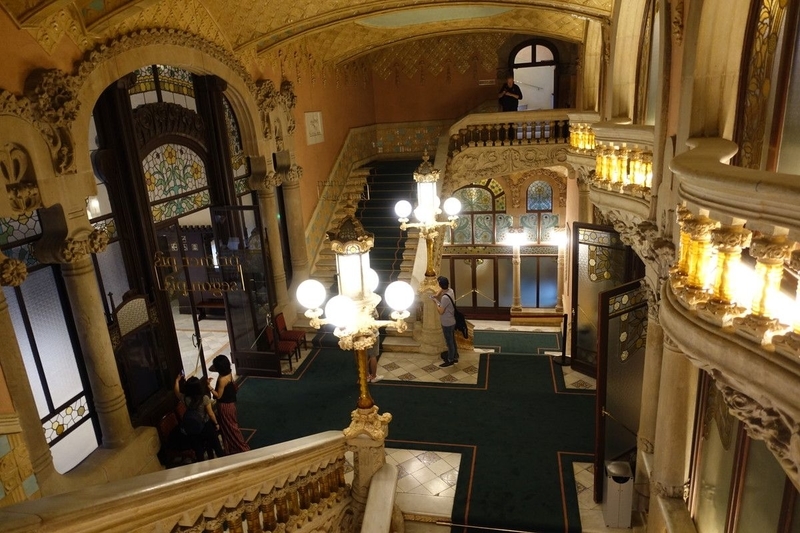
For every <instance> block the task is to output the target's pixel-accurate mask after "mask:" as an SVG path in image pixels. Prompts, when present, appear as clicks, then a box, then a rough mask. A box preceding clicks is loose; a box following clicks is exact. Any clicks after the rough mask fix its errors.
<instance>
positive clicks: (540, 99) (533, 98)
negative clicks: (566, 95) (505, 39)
mask: <svg viewBox="0 0 800 533" xmlns="http://www.w3.org/2000/svg"><path fill="white" fill-rule="evenodd" d="M557 65H558V51H557V50H556V49H555V47H554V46H553V45H552V44H550V43H548V42H546V41H542V40H539V39H533V40H530V41H525V42H524V43H522V44H521V45H519V46H517V47H516V48H515V49H514V50H513V51H512V52H511V56H510V58H509V68H510V70H511V71H512V72H513V73H514V83H516V84H517V85H519V87H520V89H521V90H522V100H521V101H520V111H522V110H524V109H553V108H554V107H557V102H556V101H555V95H556V93H557V91H556V69H557V68H558V67H557Z"/></svg>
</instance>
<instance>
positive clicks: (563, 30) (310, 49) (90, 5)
mask: <svg viewBox="0 0 800 533" xmlns="http://www.w3.org/2000/svg"><path fill="white" fill-rule="evenodd" d="M0 4H1V5H2V6H3V8H4V9H5V10H6V11H7V12H8V13H9V14H10V15H11V16H12V17H13V18H14V20H15V21H16V22H17V23H18V24H19V25H20V26H21V27H23V28H25V29H27V30H28V31H30V32H31V33H32V34H33V35H34V36H35V37H36V38H37V40H38V41H39V43H40V44H42V46H43V47H44V48H45V49H48V48H49V49H50V51H52V49H53V48H55V47H56V46H57V44H58V42H59V40H60V39H61V38H63V37H64V36H65V35H66V36H68V37H69V38H70V39H72V41H74V42H75V44H76V45H78V46H79V47H80V48H81V49H88V48H90V47H91V46H93V45H94V44H96V43H99V42H103V41H104V40H106V39H108V38H110V37H113V36H116V35H122V34H125V33H128V32H131V31H136V30H140V29H144V28H156V27H157V28H174V29H180V30H184V31H189V32H192V33H195V34H198V35H200V36H201V37H203V38H205V39H207V40H209V41H211V42H213V43H215V44H218V45H221V46H223V47H224V48H227V49H229V50H231V51H232V52H234V53H235V54H237V55H239V56H240V57H242V58H253V57H261V58H263V57H267V56H273V55H276V54H277V55H281V54H293V55H295V56H296V55H298V54H305V55H307V56H309V57H311V56H313V58H314V61H316V62H320V63H333V64H343V63H346V62H348V61H351V60H353V59H356V58H359V57H363V56H365V55H366V54H370V53H375V52H379V51H381V50H384V49H387V48H391V47H394V46H397V45H410V44H411V43H414V42H417V41H420V40H422V39H431V38H434V39H437V38H438V39H447V38H449V39H453V38H457V37H458V36H466V35H473V36H474V35H475V34H481V33H490V34H495V35H497V34H526V35H532V36H542V37H550V38H555V39H561V40H564V41H570V42H581V41H582V40H583V37H584V34H585V25H586V21H587V20H600V21H607V20H609V19H610V17H611V10H612V7H613V0H503V1H502V2H498V1H472V2H461V1H452V0H250V1H247V2H245V1H241V0H74V1H72V2H70V1H67V0H0Z"/></svg>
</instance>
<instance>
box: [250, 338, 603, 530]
mask: <svg viewBox="0 0 800 533" xmlns="http://www.w3.org/2000/svg"><path fill="white" fill-rule="evenodd" d="M310 357H313V360H311V361H310V362H309V364H308V366H307V367H306V369H305V371H304V372H303V374H302V375H301V376H299V379H296V380H285V379H268V378H247V379H246V380H245V381H244V382H243V384H242V387H241V389H240V391H239V404H238V408H239V409H238V410H239V420H240V423H241V425H242V427H244V428H255V429H256V432H255V434H254V435H253V437H252V439H251V440H250V444H251V445H252V446H253V447H260V446H266V445H269V444H274V443H277V442H282V441H285V440H289V439H295V438H298V437H302V436H305V435H309V434H312V433H317V432H320V431H326V430H330V429H338V428H344V427H346V426H347V425H348V424H349V422H350V412H351V411H352V410H353V409H354V408H355V404H356V398H357V396H358V394H357V392H358V391H357V387H356V383H355V381H356V370H355V362H354V357H353V354H352V352H342V351H340V350H334V349H323V350H319V351H317V352H315V353H314V354H312V355H311V356H310ZM483 357H486V358H487V359H488V363H487V373H488V387H487V388H486V389H479V388H464V389H463V390H458V389H455V388H454V387H453V386H452V385H450V386H437V385H433V386H428V387H420V386H419V384H416V385H417V386H402V385H398V384H397V383H396V382H389V383H387V384H386V385H384V384H383V383H379V384H376V385H373V386H372V388H371V391H372V395H373V398H374V399H375V403H376V404H377V405H378V406H379V407H380V412H390V413H392V415H393V417H394V418H393V420H392V423H391V424H390V426H389V442H387V445H388V446H390V447H394V448H410V449H430V450H435V451H436V450H440V451H452V452H458V453H461V454H462V463H461V468H460V471H459V472H460V473H459V479H458V485H457V487H456V498H455V504H454V508H453V515H452V518H453V522H455V523H466V524H470V525H475V526H484V527H492V528H507V529H520V530H526V531H537V532H551V531H552V532H564V531H576V532H577V531H580V525H579V524H580V522H579V515H578V509H577V497H576V495H575V483H574V479H573V477H572V474H571V469H568V468H565V467H563V463H564V461H562V459H561V458H562V457H565V456H571V455H572V454H581V455H583V454H590V453H591V452H592V448H593V446H592V442H593V432H594V419H593V408H594V398H593V396H591V395H586V394H575V395H572V394H558V393H556V391H555V390H554V388H555V387H554V383H555V380H554V378H553V375H552V373H551V364H550V358H548V357H522V358H521V357H519V356H515V355H506V354H502V353H501V354H490V355H486V356H483ZM565 454H566V455H565ZM562 486H563V487H564V490H562ZM454 531H455V529H454ZM458 531H462V529H459V530H458Z"/></svg>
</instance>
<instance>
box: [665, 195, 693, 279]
mask: <svg viewBox="0 0 800 533" xmlns="http://www.w3.org/2000/svg"><path fill="white" fill-rule="evenodd" d="M675 219H676V221H677V223H678V226H679V228H680V240H679V242H678V261H677V263H676V264H675V266H673V267H672V268H671V269H670V283H671V284H672V288H673V289H675V290H676V291H678V290H680V289H681V288H682V287H683V285H684V283H686V273H687V272H688V270H689V246H690V243H691V240H692V237H691V235H690V234H689V230H688V229H687V227H686V224H687V222H689V221H690V220H691V219H692V213H691V212H690V211H689V210H688V209H686V208H685V207H684V206H682V205H679V206H678V208H677V209H676V210H675Z"/></svg>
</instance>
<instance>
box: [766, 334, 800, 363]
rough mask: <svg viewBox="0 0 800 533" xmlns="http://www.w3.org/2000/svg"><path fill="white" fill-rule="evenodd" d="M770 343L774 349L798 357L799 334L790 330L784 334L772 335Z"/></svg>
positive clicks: (799, 348)
mask: <svg viewBox="0 0 800 533" xmlns="http://www.w3.org/2000/svg"><path fill="white" fill-rule="evenodd" d="M772 344H773V346H775V351H776V352H778V353H779V354H783V355H786V356H789V357H793V358H795V359H796V358H800V335H798V334H797V333H795V332H793V331H790V332H789V333H786V334H784V335H775V336H774V337H772Z"/></svg>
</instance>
